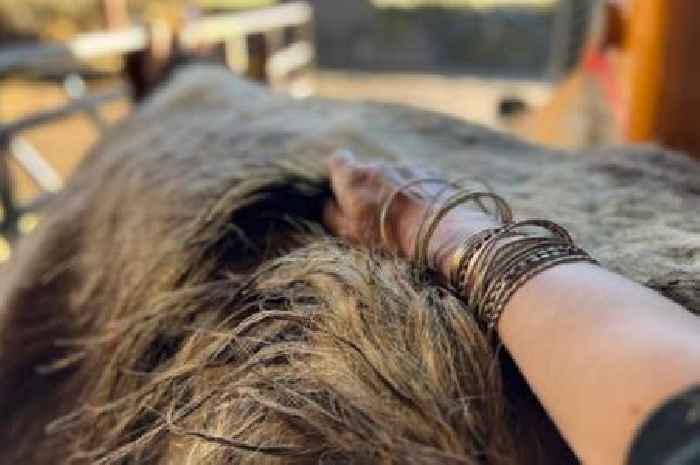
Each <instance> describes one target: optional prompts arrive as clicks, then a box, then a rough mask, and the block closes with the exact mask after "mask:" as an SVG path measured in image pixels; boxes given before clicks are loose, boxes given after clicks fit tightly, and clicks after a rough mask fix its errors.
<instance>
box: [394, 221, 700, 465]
mask: <svg viewBox="0 0 700 465" xmlns="http://www.w3.org/2000/svg"><path fill="white" fill-rule="evenodd" d="M460 221H462V224H461V226H460V225H459V222H460ZM491 226H495V222H493V220H486V219H485V217H484V218H479V219H478V221H474V218H473V217H461V216H460V213H457V214H455V215H452V216H451V217H450V218H447V219H446V221H445V223H444V225H441V227H440V230H439V232H438V234H440V237H441V241H440V242H441V243H442V244H447V247H443V248H442V250H441V251H440V253H437V252H438V251H435V252H434V253H436V257H437V265H438V268H439V269H440V270H441V271H442V273H443V274H444V275H446V274H447V269H448V267H449V262H450V257H451V254H452V253H453V251H454V248H453V247H456V244H458V242H459V241H458V240H457V239H458V238H461V239H463V238H464V237H466V236H468V235H470V234H473V233H474V232H476V231H477V230H479V229H483V228H485V227H491ZM452 238H454V239H452ZM408 245H410V244H407V246H406V247H408ZM450 246H452V247H450ZM408 252H409V250H408V249H407V253H408ZM497 329H498V332H499V335H500V337H501V340H502V341H503V343H504V344H505V346H506V348H507V349H508V351H509V352H510V353H511V355H512V356H513V358H514V360H515V361H516V363H517V364H518V366H519V367H520V369H521V371H522V372H523V374H524V376H525V378H526V379H527V381H528V383H529V384H530V386H531V387H532V389H533V391H534V392H535V393H536V394H537V396H538V398H539V399H540V401H541V402H542V404H543V406H544V407H545V409H546V410H547V411H548V413H549V414H550V416H551V417H552V419H553V420H554V422H555V423H556V425H557V426H558V427H559V429H560V431H561V433H562V434H563V436H564V437H565V438H566V439H567V441H568V442H569V443H570V444H571V446H572V448H573V449H574V450H575V452H576V453H577V454H578V455H579V457H580V458H581V459H582V460H583V462H584V463H586V464H587V465H616V464H617V465H622V464H623V463H624V458H625V455H626V453H627V449H628V448H629V446H630V443H631V440H632V438H633V435H634V433H635V431H636V430H637V428H638V427H639V426H640V424H641V423H642V422H643V421H644V419H646V417H647V416H648V415H649V413H650V412H651V411H652V409H654V408H655V407H656V406H658V405H659V404H660V403H662V402H663V401H664V400H666V399H667V398H668V397H669V396H671V395H673V394H677V393H679V392H680V391H682V390H683V389H684V388H686V387H688V386H690V385H692V384H696V383H700V337H699V336H700V318H698V317H696V316H694V315H692V314H690V313H689V312H687V311H686V310H685V309H683V308H681V307H680V306H678V305H676V304H675V303H673V302H671V301H670V300H668V299H666V298H664V297H662V296H661V295H659V294H657V293H656V292H654V291H652V290H650V289H647V288H645V287H643V286H641V285H639V284H637V283H635V282H632V281H630V280H628V279H626V278H623V277H621V276H619V275H617V274H614V273H611V272H609V271H607V270H605V269H604V268H602V267H599V266H596V265H593V264H590V263H574V264H567V265H560V266H557V267H554V268H552V269H550V270H548V271H546V272H544V273H542V274H540V275H538V276H536V277H535V278H533V279H532V280H531V281H529V282H528V283H527V284H526V285H525V286H523V287H522V288H521V289H520V290H519V291H518V292H516V293H515V295H514V296H513V298H512V299H511V300H510V302H509V304H508V305H507V306H506V308H505V311H504V313H503V315H502V317H501V319H500V322H499V326H498V328H497Z"/></svg>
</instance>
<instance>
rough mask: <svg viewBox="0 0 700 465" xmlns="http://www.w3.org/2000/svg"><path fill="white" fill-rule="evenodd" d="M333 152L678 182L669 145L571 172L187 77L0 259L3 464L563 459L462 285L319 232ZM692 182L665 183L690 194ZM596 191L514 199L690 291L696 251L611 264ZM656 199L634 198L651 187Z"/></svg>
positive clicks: (502, 177)
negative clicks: (664, 262) (450, 286)
mask: <svg viewBox="0 0 700 465" xmlns="http://www.w3.org/2000/svg"><path fill="white" fill-rule="evenodd" d="M340 146H349V147H351V148H353V149H355V151H356V152H358V153H361V154H365V155H367V156H370V157H376V158H384V159H390V160H393V159H398V158H399V155H398V154H401V156H403V158H404V159H405V160H408V161H411V160H412V161H416V160H420V159H421V158H422V157H424V155H426V154H429V155H430V154H432V153H443V154H444V158H443V159H441V160H440V161H438V162H437V163H438V164H439V165H441V168H443V169H449V168H450V165H452V170H455V169H456V170H458V171H461V172H467V167H469V169H471V170H472V172H475V173H477V174H481V175H483V176H484V177H485V178H486V179H488V180H490V181H491V182H492V184H493V185H494V188H495V190H497V191H499V192H503V191H506V192H505V193H506V194H511V195H513V194H514V189H517V188H520V189H522V188H523V186H527V185H529V184H530V183H536V184H539V186H540V188H539V191H543V192H542V194H541V195H543V196H546V195H548V194H549V195H551V194H552V191H551V189H552V187H551V186H552V184H551V183H550V184H543V183H542V182H540V181H539V180H538V179H536V177H535V175H534V174H533V173H534V172H535V171H537V172H539V171H540V170H534V171H533V167H536V166H537V163H538V162H539V163H541V162H545V161H547V160H550V161H551V162H552V164H554V163H558V164H559V166H563V167H568V168H571V169H574V168H576V167H581V169H582V170H584V169H585V172H586V173H588V176H587V178H586V179H583V178H582V177H581V176H580V173H574V174H575V175H576V177H577V178H581V183H582V184H584V187H581V189H584V188H586V187H589V188H590V185H587V184H586V183H591V182H592V183H594V184H595V183H597V184H598V187H599V189H598V191H597V192H602V191H604V190H605V189H606V186H605V184H604V183H603V181H602V180H608V181H607V182H608V188H609V186H612V185H615V183H617V182H620V183H621V184H624V183H626V182H627V180H629V179H630V177H632V178H635V179H636V180H637V181H638V183H644V182H646V183H652V184H653V183H658V184H660V185H661V184H663V185H665V186H668V184H669V182H668V179H666V178H664V176H670V175H669V174H668V173H676V178H675V180H676V181H678V179H687V182H689V183H690V182H691V181H692V180H695V181H697V179H696V178H693V176H696V174H689V171H688V169H689V167H693V166H694V165H691V164H690V162H687V161H685V160H683V159H681V158H677V157H673V156H670V155H669V157H670V158H665V159H664V160H660V159H659V160H657V159H655V158H654V155H652V154H650V155H640V158H639V160H641V162H639V163H637V164H636V165H634V167H632V164H631V163H630V166H629V167H627V168H625V169H622V168H619V167H620V166H624V164H623V165H618V164H615V166H616V167H617V168H615V169H612V168H609V167H608V168H604V167H605V166H606V164H607V165H610V164H611V163H612V162H610V161H601V160H600V159H598V161H595V160H594V161H593V162H586V163H588V164H587V165H585V168H583V166H584V165H577V163H579V162H577V161H574V160H575V159H574V157H570V156H567V155H564V154H547V153H545V152H543V151H541V150H536V149H534V148H532V147H528V146H525V145H522V144H520V143H518V142H515V141H512V140H510V139H507V138H505V137H502V136H498V135H496V134H493V133H490V132H488V131H486V130H483V129H479V128H474V127H471V126H466V125H464V124H461V123H460V124H458V123H456V122H453V121H450V120H447V119H444V118H441V117H437V116H435V115H429V114H424V113H420V112H414V111H408V110H401V109H398V108H393V107H375V106H362V105H360V106H352V105H340V104H336V103H329V102H322V101H307V102H296V101H292V100H289V99H286V98H284V97H279V96H272V95H270V94H267V93H266V92H265V91H263V90H262V89H261V88H259V87H257V86H254V85H252V84H247V83H244V82H239V81H237V80H234V79H233V78H231V77H230V76H229V75H228V74H226V73H225V72H223V71H221V70H218V69H216V68H199V69H193V70H190V71H187V72H184V73H182V74H181V75H180V76H179V77H178V78H177V79H176V81H175V82H174V83H173V84H171V85H170V86H169V87H168V88H167V89H164V90H163V91H161V92H160V93H159V94H158V95H156V96H155V97H154V98H152V99H151V100H150V101H149V102H148V103H147V104H146V105H145V106H144V107H143V108H141V109H140V110H139V111H138V113H137V114H136V115H135V116H134V117H133V118H131V119H130V121H128V122H126V123H125V124H124V125H123V126H122V127H120V128H119V129H117V130H115V131H114V133H113V134H111V135H110V136H109V137H108V138H107V139H106V140H105V141H103V143H102V144H101V145H100V147H99V148H97V149H96V151H95V153H94V154H93V155H92V156H91V157H89V159H88V160H87V161H86V162H85V163H84V164H83V165H82V167H81V168H80V170H79V171H78V173H77V174H76V175H75V176H74V178H73V180H72V182H71V183H70V185H69V186H68V188H67V189H66V190H65V192H63V193H62V194H61V196H60V198H59V199H57V200H56V202H54V203H53V204H52V206H51V207H50V208H49V209H48V211H47V212H46V213H45V216H44V218H43V224H42V225H41V227H40V228H39V230H38V231H37V232H35V233H34V235H33V236H31V237H29V238H27V239H26V240H25V241H24V243H23V244H21V247H20V250H19V251H18V253H17V254H16V255H15V257H14V258H13V261H12V262H11V263H10V264H9V265H8V266H7V267H6V268H5V269H2V270H0V272H1V273H2V282H1V283H0V412H1V415H2V421H1V422H0V463H2V464H19V463H21V464H27V465H32V464H37V465H38V464H45V463H54V464H69V463H71V464H72V463H75V464H114V465H117V464H118V465H123V464H140V465H141V464H174V465H178V464H182V465H184V464H188V465H190V464H192V465H194V464H196V465H204V464H211V465H220V464H228V463H236V464H252V463H260V464H350V463H362V464H369V463H375V464H392V463H396V464H415V465H419V464H421V465H422V464H451V463H453V464H469V465H471V464H535V463H537V464H547V463H552V464H554V463H556V464H562V463H574V462H575V460H574V458H573V456H572V455H571V453H570V451H569V450H568V449H567V448H566V446H565V445H564V443H563V441H562V440H561V438H560V437H559V436H558V434H557V433H556V431H555V430H554V428H553V426H552V424H551V423H550V422H549V420H548V419H547V417H546V415H545V414H544V412H543V410H542V408H541V407H540V406H539V404H538V403H537V402H536V400H535V399H534V397H533V395H532V393H531V392H530V391H529V390H528V389H527V387H526V386H525V384H524V383H523V380H522V378H521V377H520V375H519V374H518V372H517V370H516V369H515V368H514V366H513V364H512V362H511V361H510V360H509V359H508V357H507V355H506V354H504V353H503V351H501V350H499V348H498V346H497V344H495V343H494V341H491V340H488V339H487V338H486V337H485V336H484V335H482V334H481V333H480V331H479V329H478V327H477V325H476V324H475V322H474V320H473V319H472V317H471V314H470V312H469V310H468V309H467V308H465V307H464V305H463V304H462V303H461V301H460V300H459V299H457V298H456V297H455V296H453V295H451V294H449V293H448V292H446V291H445V290H443V289H441V288H440V287H439V286H437V285H436V284H434V283H432V282H431V281H430V280H425V281H416V280H415V279H414V278H413V277H412V273H410V269H409V265H408V264H406V263H405V262H403V261H401V260H398V259H395V258H393V257H387V256H381V255H376V254H372V253H370V252H368V251H363V250H357V249H354V248H351V247H349V246H347V245H344V244H342V243H338V242H336V241H335V240H333V239H332V238H330V237H329V236H328V234H327V233H326V232H325V231H324V229H323V227H322V226H321V225H320V212H321V208H322V205H323V202H324V199H326V198H327V196H328V194H329V192H328V185H327V179H326V177H325V176H326V173H325V172H324V169H323V163H322V160H323V158H324V157H325V156H327V154H328V153H330V152H331V151H332V149H333V148H335V147H340ZM450 150H452V152H453V155H450V153H449V151H450ZM454 153H459V156H454ZM423 160H425V158H423ZM663 164H666V165H667V167H666V169H664V170H663V171H662V170H660V169H656V168H658V167H659V166H661V165H663ZM640 165H641V166H642V167H641V168H640ZM550 166H553V165H550ZM528 167H529V168H528ZM681 168H682V169H681ZM596 170H598V174H596ZM674 170H675V171H674ZM542 171H545V172H546V171H547V168H546V167H543V168H542ZM568 172H569V170H564V171H563V172H562V173H560V177H565V176H566V174H563V173H568ZM611 172H613V173H614V174H612V175H611V174H610V173H611ZM552 173H553V172H551V171H550V172H549V174H550V176H551V175H552ZM654 173H656V175H655V176H654ZM682 176H685V177H682ZM560 180H561V179H560ZM516 181H517V182H516ZM698 185H700V183H695V184H689V186H698ZM507 186H511V187H510V188H509V187H507ZM562 186H565V187H564V189H566V188H567V187H568V186H567V184H566V183H562V184H560V185H559V189H560V191H561V189H562ZM501 187H503V189H501ZM548 189H549V190H548ZM609 189H612V188H609ZM674 189H680V187H679V185H678V183H676V184H674ZM689 191H690V189H686V190H683V192H684V193H683V194H678V195H677V196H676V197H673V198H674V199H676V198H679V197H680V198H681V202H685V201H695V200H696V197H694V196H695V195H696V194H698V193H697V192H696V193H695V194H693V193H692V192H690V193H687V192H689ZM595 193H596V192H595V191H591V190H590V189H589V195H587V196H585V198H584V197H582V198H581V199H574V200H571V201H570V203H569V204H568V205H567V204H566V201H565V200H564V199H562V198H556V199H549V203H547V201H544V202H539V200H540V199H536V198H534V199H533V198H532V197H533V196H530V198H529V199H528V198H526V196H525V195H520V196H518V197H517V199H516V202H515V203H516V205H517V203H518V201H520V202H521V205H524V204H527V202H536V201H538V202H537V205H539V206H541V207H545V208H550V209H551V210H552V211H551V212H550V215H548V216H550V217H554V218H560V217H562V216H563V220H564V222H565V223H567V222H568V223H569V224H572V223H573V225H574V226H578V228H576V227H574V228H573V229H574V230H576V231H581V230H582V231H583V232H584V233H583V234H582V236H583V237H582V241H583V242H584V244H587V245H589V246H590V247H591V248H592V249H593V251H594V253H595V252H599V254H598V256H599V257H601V258H602V259H603V261H604V262H607V263H608V264H609V265H610V266H612V267H613V268H616V269H620V270H621V271H623V272H625V273H626V274H628V275H630V276H633V277H636V278H638V279H642V280H650V279H656V280H657V281H656V282H655V284H656V285H657V287H659V288H662V289H665V290H667V291H668V292H667V294H668V295H671V296H673V297H675V298H676V300H679V301H683V299H686V304H688V303H689V304H690V305H689V307H692V306H693V305H695V303H697V302H700V299H697V300H696V299H695V297H694V296H695V294H694V293H695V292H697V289H698V288H700V286H698V282H697V281H695V280H693V278H692V275H691V274H690V272H692V271H693V270H696V269H697V261H695V262H692V261H690V262H687V263H685V266H686V268H685V269H679V268H675V269H674V270H673V271H674V273H676V274H674V275H671V274H669V273H670V270H668V269H665V268H664V267H663V266H657V267H656V268H654V269H651V267H649V261H648V259H647V261H646V262H645V259H644V258H642V259H637V260H631V259H629V260H628V259H627V258H625V257H626V256H625V255H624V254H626V253H627V254H631V253H637V254H638V252H635V250H634V246H635V244H638V243H639V237H637V238H636V239H635V237H634V236H630V238H629V239H628V240H627V243H628V244H629V247H627V248H626V249H625V250H611V251H609V252H608V253H607V255H606V253H605V250H604V249H603V248H602V247H603V244H613V245H614V244H615V241H616V240H617V239H618V238H617V237H616V236H615V235H613V234H608V235H607V237H597V234H596V235H593V234H586V233H587V232H592V231H602V230H604V228H605V225H606V224H608V223H606V221H612V220H608V219H605V218H603V219H600V220H599V223H598V224H597V225H591V224H588V223H585V222H584V221H583V219H584V218H585V219H588V220H591V221H592V218H594V217H597V216H594V215H596V213H597V212H599V211H600V208H601V207H602V205H603V204H604V202H600V203H596V198H595V196H594V195H592V194H595ZM618 195H619V196H622V197H623V200H624V197H625V195H628V194H626V193H625V192H624V191H623V190H622V189H620V190H618ZM555 197H556V196H555ZM657 197H658V200H657V201H656V204H654V205H652V207H654V206H656V207H658V206H659V205H662V203H663V202H664V201H666V199H667V198H668V195H664V194H663V193H662V194H660V195H659V196H657ZM518 199H519V200H518ZM555 201H556V202H555ZM579 201H580V202H583V203H584V204H586V205H587V207H586V208H583V207H581V204H580V203H577V202H579ZM555 204H556V205H557V206H555ZM615 205H617V204H615ZM615 205H607V207H608V208H614V206H615ZM565 207H566V210H565ZM633 207H634V205H632V206H630V208H633ZM569 210H572V211H573V212H574V213H570V214H569V216H568V217H567V216H566V214H565V213H564V214H562V215H560V216H557V213H561V212H565V211H569ZM596 211H597V212H596ZM575 215H579V216H575ZM587 215H590V216H587ZM667 217H668V218H671V219H670V220H669V221H671V220H673V218H675V217H671V216H667ZM624 218H628V219H629V217H624ZM624 218H623V219H624ZM577 220H580V221H577ZM637 220H638V221H642V220H646V219H642V218H639V217H637ZM617 221H618V222H619V221H621V220H620V216H619V215H618V218H617ZM692 221H693V220H691V219H689V220H688V221H687V222H684V223H683V224H682V225H679V226H678V228H677V230H681V231H683V230H684V229H683V228H686V227H688V226H689V225H690V226H692V225H693V224H695V225H696V226H697V223H692ZM587 224H588V226H589V227H588V228H587V227H586V225H587ZM610 224H612V223H610ZM699 230H700V229H699ZM635 233H636V234H637V235H638V236H642V239H641V242H644V238H643V237H644V234H643V232H641V231H637V232H635ZM630 234H632V233H631V232H630ZM657 234H658V235H660V236H663V235H664V234H668V233H666V232H664V231H661V232H659V231H657ZM676 234H677V237H682V238H686V239H688V240H687V241H686V242H683V243H678V244H676V246H675V247H676V251H675V253H681V254H683V253H687V251H688V250H697V244H695V245H692V244H691V242H690V240H689V238H690V237H691V236H690V235H689V236H688V237H685V236H682V234H681V233H676ZM596 239H598V241H596ZM647 242H648V241H647ZM683 247H685V248H684V249H683ZM693 247H696V249H693ZM681 249H682V250H681ZM616 254H617V255H616ZM652 255H653V254H652ZM692 260H694V259H692ZM632 264H634V265H635V266H637V267H639V268H634V267H633V266H632ZM694 267H695V268H694ZM686 272H687V273H686ZM635 273H636V274H635ZM645 273H647V274H646V275H645ZM649 273H653V274H649ZM670 276H672V279H671V278H670Z"/></svg>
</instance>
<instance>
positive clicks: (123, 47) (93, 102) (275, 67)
mask: <svg viewBox="0 0 700 465" xmlns="http://www.w3.org/2000/svg"><path fill="white" fill-rule="evenodd" d="M313 31H314V15H313V9H312V8H311V6H309V5H308V4H307V3H305V2H292V3H285V4H282V5H280V6H275V7H270V8H264V9H259V10H251V11H246V12H239V13H231V14H220V15H211V16H207V17H203V18H201V19H197V20H195V21H192V22H190V23H189V24H186V25H185V26H183V27H182V29H181V30H178V31H172V35H173V37H175V38H176V40H177V42H178V45H179V48H180V49H181V50H184V51H187V50H195V49H197V48H198V47H202V46H207V47H210V46H214V47H216V48H218V50H219V51H220V52H221V55H222V57H223V58H224V60H225V62H226V63H227V64H228V66H229V67H230V68H231V69H232V70H233V71H235V72H238V73H243V74H246V75H247V76H248V77H250V78H252V79H256V80H259V81H263V82H267V83H270V84H272V85H275V86H280V85H283V84H284V83H285V82H286V80H288V79H289V78H290V77H292V76H295V75H297V74H299V73H301V72H303V71H305V70H307V69H308V68H310V67H312V66H313V65H314V62H315V43H314V32H313ZM160 32H162V31H160ZM153 34H154V31H153V30H152V28H147V27H132V28H128V29H124V30H121V31H113V32H96V33H89V34H84V35H81V36H78V37H76V38H75V39H73V40H72V41H70V42H68V43H67V44H65V45H43V46H30V47H21V48H15V49H12V50H9V51H4V52H0V77H4V76H8V75H17V74H23V75H30V76H36V75H47V74H49V75H54V76H55V75H65V74H67V73H69V72H76V71H81V70H82V71H84V70H86V69H89V65H88V63H89V62H90V60H93V59H96V58H102V57H107V56H117V55H129V54H134V53H142V52H143V51H144V50H146V49H148V48H149V47H150V46H151V43H152V41H153V40H154V37H153ZM126 96H127V89H125V88H118V89H114V90H113V91H110V92H107V93H104V94H101V95H84V96H77V98H74V99H73V100H72V101H71V102H70V103H68V104H67V105H65V106H63V107H60V108H56V109H54V110H50V111H44V112H40V113H36V114H34V115H30V116H28V117H26V118H23V119H21V120H18V121H11V122H4V123H0V238H1V237H2V236H4V237H5V238H7V239H8V240H9V241H13V240H14V239H15V238H16V237H17V236H18V234H19V230H18V224H19V221H20V219H21V218H22V216H23V215H25V214H27V213H29V212H32V211H35V210H36V209H37V208H39V207H40V206H41V205H43V204H44V203H45V202H46V200H47V199H48V198H50V196H51V194H52V191H54V190H55V189H56V188H57V186H58V185H59V184H60V183H57V182H55V179H56V174H55V173H54V172H53V170H52V169H51V166H50V165H49V164H48V163H47V162H46V161H45V160H43V158H42V157H41V156H40V154H38V153H35V152H33V151H31V150H26V147H25V150H22V147H23V145H22V143H21V139H20V137H21V134H22V133H23V132H25V131H27V130H30V129H33V128H36V127H39V126H42V125H44V124H47V123H52V122H56V121H59V120H61V119H64V118H68V117H71V116H74V115H76V114H86V115H88V116H92V117H93V120H94V118H95V114H96V112H95V109H96V108H98V107H99V106H101V105H103V104H104V103H107V102H110V101H114V100H117V99H123V98H126ZM94 122H95V123H96V125H97V126H98V128H100V129H102V128H103V127H104V125H103V124H102V123H101V122H100V121H96V120H94ZM11 159H12V160H13V161H14V162H15V163H16V164H18V165H19V166H20V167H21V169H22V170H23V171H25V172H26V173H27V174H28V175H29V176H30V178H31V179H32V180H33V182H34V183H35V184H36V185H37V187H39V189H40V190H41V191H42V194H41V195H40V196H39V197H38V198H37V199H36V200H35V201H34V202H32V203H30V204H28V205H20V204H19V203H18V202H17V200H16V195H15V182H14V179H13V176H12V172H11V170H10V160H11ZM0 245H2V244H0ZM0 255H2V254H0Z"/></svg>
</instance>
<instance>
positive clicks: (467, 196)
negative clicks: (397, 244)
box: [414, 192, 513, 269]
mask: <svg viewBox="0 0 700 465" xmlns="http://www.w3.org/2000/svg"><path fill="white" fill-rule="evenodd" d="M482 198H490V199H492V200H493V201H494V203H495V205H496V208H497V210H498V214H499V220H500V222H502V223H505V224H509V223H511V222H512V221H513V211H512V210H511V208H510V206H509V205H508V203H507V202H506V201H505V200H504V199H503V198H502V197H500V196H498V195H496V194H494V193H491V192H457V193H456V194H454V195H452V196H451V197H450V198H448V199H447V200H446V201H445V203H444V205H443V206H442V207H441V208H440V209H439V210H437V211H436V213H435V214H434V215H433V216H432V218H431V219H430V222H429V223H428V230H427V232H426V233H425V235H424V236H419V237H418V238H417V240H416V244H415V246H416V247H415V252H414V258H415V260H416V264H417V265H418V266H419V269H426V268H429V267H430V263H428V261H427V257H428V255H429V247H430V240H431V239H432V236H433V235H434V234H435V231H436V230H437V228H438V226H439V224H440V222H441V221H442V220H443V219H444V218H445V216H447V214H448V213H449V212H450V211H452V210H454V209H455V208H457V207H458V206H460V205H463V204H465V203H467V202H471V201H478V200H481V199H482Z"/></svg>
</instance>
